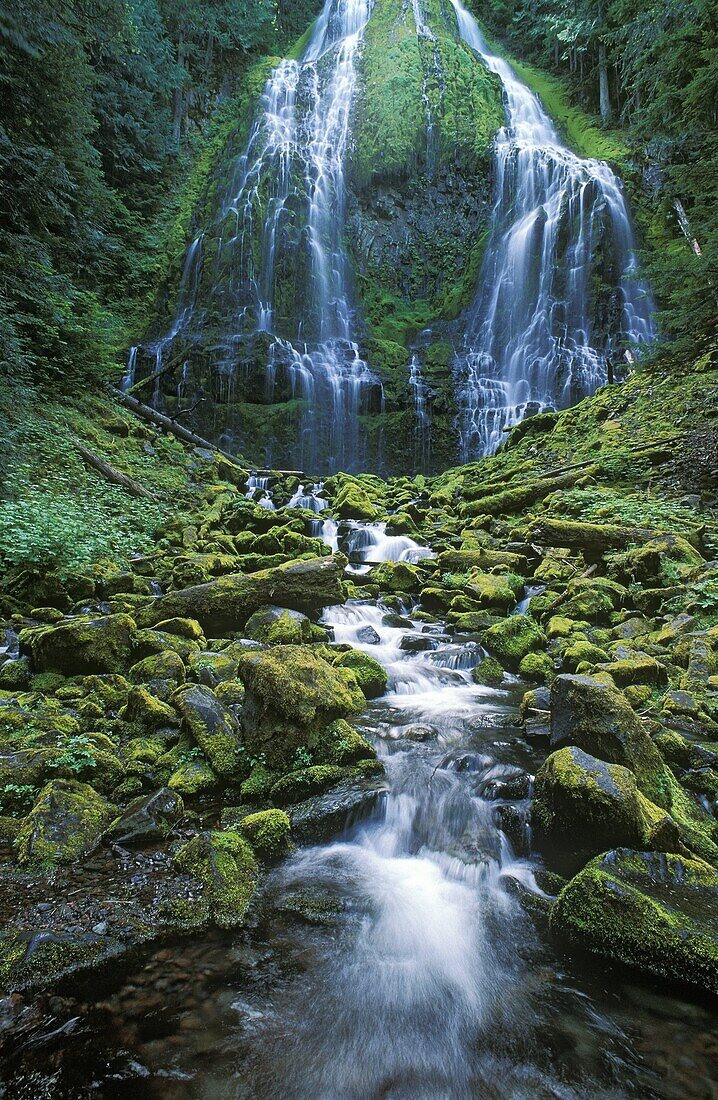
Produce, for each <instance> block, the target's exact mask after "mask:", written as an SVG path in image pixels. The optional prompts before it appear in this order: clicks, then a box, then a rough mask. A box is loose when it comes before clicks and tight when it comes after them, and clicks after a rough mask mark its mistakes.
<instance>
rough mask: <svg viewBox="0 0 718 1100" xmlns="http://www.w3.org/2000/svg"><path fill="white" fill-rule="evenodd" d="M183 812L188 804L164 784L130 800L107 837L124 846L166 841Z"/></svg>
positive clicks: (111, 826)
mask: <svg viewBox="0 0 718 1100" xmlns="http://www.w3.org/2000/svg"><path fill="white" fill-rule="evenodd" d="M183 813H184V803H183V801H182V799H181V797H180V796H179V794H177V793H176V792H175V791H171V790H169V789H168V788H167V787H162V788H161V789H160V790H158V791H153V792H152V794H147V795H141V796H140V797H139V798H136V799H134V801H133V802H130V804H129V806H128V807H127V809H126V810H124V811H123V812H122V813H121V814H120V816H119V817H118V818H116V819H115V820H114V821H113V822H112V824H111V825H110V828H109V830H108V831H107V832H106V833H105V837H104V840H105V842H106V843H108V844H119V845H120V846H121V847H123V848H129V847H135V846H139V847H143V846H144V845H146V844H155V843H156V842H157V841H158V840H164V838H165V837H166V836H167V834H168V832H169V831H170V829H171V828H172V826H173V825H174V823H175V822H176V821H178V820H179V819H180V818H181V817H182V814H183Z"/></svg>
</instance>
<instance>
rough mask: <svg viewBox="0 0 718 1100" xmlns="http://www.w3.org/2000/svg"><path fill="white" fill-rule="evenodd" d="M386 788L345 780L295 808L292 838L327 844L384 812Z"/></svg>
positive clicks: (375, 783)
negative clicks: (351, 828)
mask: <svg viewBox="0 0 718 1100" xmlns="http://www.w3.org/2000/svg"><path fill="white" fill-rule="evenodd" d="M385 799H386V788H385V786H384V784H383V783H382V782H381V781H380V780H376V779H345V780H344V781H343V782H341V783H338V784H336V786H334V787H332V789H331V790H330V791H327V792H326V793H325V794H320V795H316V796H315V797H313V798H308V799H306V800H305V801H304V802H299V803H297V804H295V805H293V806H292V807H291V808H290V809H289V810H288V814H289V817H290V820H291V823H292V835H293V836H294V837H295V839H296V840H297V841H298V842H299V843H301V844H324V843H326V842H327V841H328V840H331V839H332V838H333V837H335V836H340V835H341V834H342V833H343V832H344V831H345V830H346V829H348V828H350V827H351V826H352V825H356V824H357V823H358V822H360V821H366V820H369V819H371V818H374V817H378V816H379V815H380V813H381V812H382V811H383V807H384V802H385Z"/></svg>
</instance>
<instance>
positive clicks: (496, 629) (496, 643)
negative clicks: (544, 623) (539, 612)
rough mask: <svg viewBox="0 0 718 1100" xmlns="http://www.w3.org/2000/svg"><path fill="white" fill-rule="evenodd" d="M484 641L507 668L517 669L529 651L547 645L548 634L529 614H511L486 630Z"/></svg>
mask: <svg viewBox="0 0 718 1100" xmlns="http://www.w3.org/2000/svg"><path fill="white" fill-rule="evenodd" d="M484 642H485V645H486V647H487V649H489V650H490V651H491V653H492V655H494V656H495V657H496V658H497V659H498V660H499V661H501V662H502V663H503V664H504V665H505V667H506V668H512V669H516V668H518V667H519V665H520V663H521V661H522V660H523V658H524V657H525V656H526V654H527V653H532V652H533V651H534V650H537V649H542V648H543V647H544V646H545V645H546V635H545V634H544V632H543V631H542V630H541V627H540V626H539V625H538V623H537V622H535V620H534V619H531V618H529V616H528V615H510V616H509V617H508V618H506V619H503V620H502V621H501V622H499V623H496V624H495V625H494V626H492V627H490V628H489V629H488V630H487V631H486V633H485V635H484Z"/></svg>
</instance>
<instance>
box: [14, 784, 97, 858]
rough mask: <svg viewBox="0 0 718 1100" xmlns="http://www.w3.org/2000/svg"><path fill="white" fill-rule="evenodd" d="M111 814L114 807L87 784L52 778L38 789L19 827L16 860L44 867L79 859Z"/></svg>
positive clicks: (88, 850)
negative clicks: (35, 798) (30, 807)
mask: <svg viewBox="0 0 718 1100" xmlns="http://www.w3.org/2000/svg"><path fill="white" fill-rule="evenodd" d="M115 816H116V810H115V807H113V806H111V805H110V803H109V802H107V801H106V800H105V799H104V798H102V796H101V795H99V794H97V792H96V791H95V790H93V788H92V787H91V786H90V785H89V784H87V783H78V782H76V781H74V780H66V779H53V780H52V781H51V782H50V783H48V784H47V786H46V787H44V788H43V789H42V791H41V792H40V794H39V796H38V799H37V801H36V803H35V805H34V806H33V808H32V810H31V811H30V813H29V814H28V816H27V818H26V819H25V821H24V822H23V824H22V827H21V828H20V832H19V834H18V838H17V857H18V861H19V862H20V863H21V864H24V865H27V866H30V867H37V868H45V867H52V866H53V865H54V864H56V863H73V862H74V861H75V860H79V859H82V858H83V856H85V855H87V854H88V852H91V851H92V849H93V848H94V847H95V846H96V845H97V844H98V843H99V840H100V836H101V834H102V831H103V829H104V828H105V827H106V826H107V825H109V823H110V821H111V820H112V818H113V817H115Z"/></svg>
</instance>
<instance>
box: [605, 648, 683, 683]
mask: <svg viewBox="0 0 718 1100" xmlns="http://www.w3.org/2000/svg"><path fill="white" fill-rule="evenodd" d="M600 669H601V671H602V672H607V673H608V675H609V676H610V677H611V679H612V680H613V681H614V682H615V683H616V684H617V685H618V687H626V686H627V685H629V684H631V685H635V684H653V685H656V684H665V683H667V682H668V670H667V668H666V666H665V665H664V664H661V662H660V661H657V660H656V659H655V657H651V656H650V654H648V653H638V652H635V653H632V654H631V655H630V656H621V657H619V658H618V659H616V660H613V661H606V662H605V663H604V664H601V665H600Z"/></svg>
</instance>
